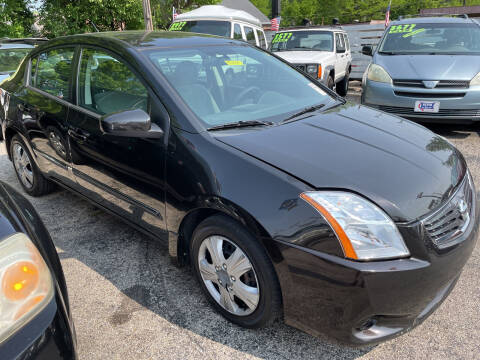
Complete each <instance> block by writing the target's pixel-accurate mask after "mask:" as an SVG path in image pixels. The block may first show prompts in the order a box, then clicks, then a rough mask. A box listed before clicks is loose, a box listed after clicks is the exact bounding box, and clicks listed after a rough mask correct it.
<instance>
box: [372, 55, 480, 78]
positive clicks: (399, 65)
mask: <svg viewBox="0 0 480 360" xmlns="http://www.w3.org/2000/svg"><path fill="white" fill-rule="evenodd" d="M478 60H479V57H478V56H472V55H381V54H376V55H375V58H374V59H373V62H374V63H375V64H378V65H380V66H382V67H383V68H384V69H385V70H386V71H387V72H388V73H389V74H390V76H391V77H392V79H408V80H412V79H419V80H464V81H469V80H471V79H473V77H474V76H475V75H477V74H478V73H479V72H480V61H478Z"/></svg>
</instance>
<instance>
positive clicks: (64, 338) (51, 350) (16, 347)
mask: <svg viewBox="0 0 480 360" xmlns="http://www.w3.org/2000/svg"><path fill="white" fill-rule="evenodd" d="M0 284H1V291H0V324H1V326H0V359H2V360H3V359H4V360H8V359H52V360H54V359H75V358H76V340H75V332H74V328H73V323H72V318H71V315H70V309H69V305H68V295H67V288H66V285H65V278H64V277H63V271H62V267H61V265H60V260H59V259H58V255H57V252H56V250H55V246H54V245H53V242H52V240H51V239H50V235H49V234H48V232H47V230H46V229H45V226H44V225H43V223H42V221H41V219H40V217H39V216H38V214H37V213H36V211H35V209H34V208H33V207H32V205H31V204H30V203H29V202H28V200H27V199H25V198H24V197H23V196H22V195H20V194H19V193H18V192H16V191H15V190H13V189H12V188H11V187H10V186H8V185H6V184H4V183H2V182H0Z"/></svg>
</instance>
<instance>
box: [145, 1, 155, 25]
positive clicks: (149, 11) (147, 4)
mask: <svg viewBox="0 0 480 360" xmlns="http://www.w3.org/2000/svg"><path fill="white" fill-rule="evenodd" d="M143 18H144V19H145V30H147V31H152V30H153V22H152V9H151V8H150V0H143Z"/></svg>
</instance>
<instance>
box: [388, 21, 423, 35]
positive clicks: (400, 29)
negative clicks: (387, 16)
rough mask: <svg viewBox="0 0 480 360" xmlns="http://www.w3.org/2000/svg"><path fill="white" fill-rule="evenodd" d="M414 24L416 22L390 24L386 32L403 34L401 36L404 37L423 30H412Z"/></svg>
mask: <svg viewBox="0 0 480 360" xmlns="http://www.w3.org/2000/svg"><path fill="white" fill-rule="evenodd" d="M416 26H417V24H405V25H392V27H391V28H390V31H389V32H388V33H389V34H404V35H403V37H404V38H406V37H409V36H413V35H416V34H419V33H421V32H424V31H425V29H424V28H421V29H416V30H414V29H415V27H416Z"/></svg>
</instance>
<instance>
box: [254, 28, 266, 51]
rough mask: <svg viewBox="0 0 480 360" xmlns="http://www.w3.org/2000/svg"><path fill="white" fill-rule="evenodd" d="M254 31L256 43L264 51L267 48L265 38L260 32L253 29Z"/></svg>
mask: <svg viewBox="0 0 480 360" xmlns="http://www.w3.org/2000/svg"><path fill="white" fill-rule="evenodd" d="M255 31H256V33H257V38H258V43H259V45H260V47H261V48H262V49H266V48H267V42H266V41H265V36H264V35H263V32H261V31H260V30H258V29H255Z"/></svg>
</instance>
